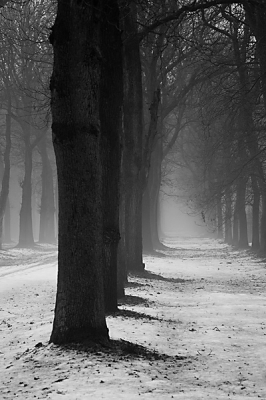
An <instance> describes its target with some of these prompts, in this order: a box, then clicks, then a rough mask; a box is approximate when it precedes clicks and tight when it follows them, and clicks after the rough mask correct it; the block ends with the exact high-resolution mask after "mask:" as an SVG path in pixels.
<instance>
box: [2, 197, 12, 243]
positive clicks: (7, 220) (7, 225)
mask: <svg viewBox="0 0 266 400" xmlns="http://www.w3.org/2000/svg"><path fill="white" fill-rule="evenodd" d="M3 238H4V242H5V243H12V237H11V212H10V201H9V197H8V198H7V201H6V209H5V215H4V232H3Z"/></svg>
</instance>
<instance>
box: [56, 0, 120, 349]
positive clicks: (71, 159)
mask: <svg viewBox="0 0 266 400" xmlns="http://www.w3.org/2000/svg"><path fill="white" fill-rule="evenodd" d="M111 3H112V4H114V5H116V1H112V2H111ZM104 4H106V3H104V2H103V1H97V2H95V1H92V0H88V1H87V2H80V1H78V0H73V1H72V2H65V1H64V0H58V11H57V17H56V21H55V24H54V26H53V29H52V35H51V38H50V40H51V42H52V44H53V47H54V69H53V75H52V79H51V92H52V117H53V124H52V130H53V143H54V148H55V155H56V162H57V171H58V196H59V238H58V248H59V249H58V250H59V254H58V283H57V295H56V306H55V316H54V323H53V330H52V334H51V338H50V342H53V343H59V344H60V343H67V342H81V341H84V340H93V341H96V342H99V341H106V340H108V337H109V336H108V329H107V326H106V321H105V310H104V284H103V199H102V194H103V192H102V166H101V152H100V140H101V137H100V136H101V135H100V133H101V130H100V129H101V126H100V107H99V104H100V81H101V66H102V57H104V54H102V52H101V30H102V25H101V20H102V12H106V13H107V14H108V7H109V2H108V3H107V5H104ZM105 7H106V8H105ZM102 8H104V10H102ZM109 23H110V24H112V23H114V24H115V23H116V22H115V21H114V22H113V21H111V20H109ZM108 27H110V25H109V24H108V26H107V27H106V29H108ZM103 79H104V78H103ZM108 106H109V104H107V107H108ZM111 211H112V210H111Z"/></svg>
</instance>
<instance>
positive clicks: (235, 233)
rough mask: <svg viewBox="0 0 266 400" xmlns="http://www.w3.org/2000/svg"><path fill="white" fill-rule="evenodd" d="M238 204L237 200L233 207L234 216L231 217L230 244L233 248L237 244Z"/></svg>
mask: <svg viewBox="0 0 266 400" xmlns="http://www.w3.org/2000/svg"><path fill="white" fill-rule="evenodd" d="M238 211H239V210H238V204H237V199H236V202H235V207H234V215H233V239H232V244H233V245H234V246H238V243H239V215H238Z"/></svg>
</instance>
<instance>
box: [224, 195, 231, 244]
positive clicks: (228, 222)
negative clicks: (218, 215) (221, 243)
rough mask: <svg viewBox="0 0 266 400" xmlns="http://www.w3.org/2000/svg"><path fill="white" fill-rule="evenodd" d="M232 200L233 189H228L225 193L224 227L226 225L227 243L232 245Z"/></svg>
mask: <svg viewBox="0 0 266 400" xmlns="http://www.w3.org/2000/svg"><path fill="white" fill-rule="evenodd" d="M231 219H232V198H231V189H230V188H227V189H226V191H225V214H224V225H225V229H224V230H225V242H226V243H228V244H232V241H233V237H232V220H231Z"/></svg>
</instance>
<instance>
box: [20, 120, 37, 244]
mask: <svg viewBox="0 0 266 400" xmlns="http://www.w3.org/2000/svg"><path fill="white" fill-rule="evenodd" d="M28 128H29V127H28ZM24 138H25V140H24V143H25V164H24V165H25V173H24V179H23V182H22V202H21V209H20V219H19V242H18V247H33V246H34V239H33V227H32V198H31V197H32V183H31V179H32V146H31V144H30V134H29V133H28V132H25V133H24Z"/></svg>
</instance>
